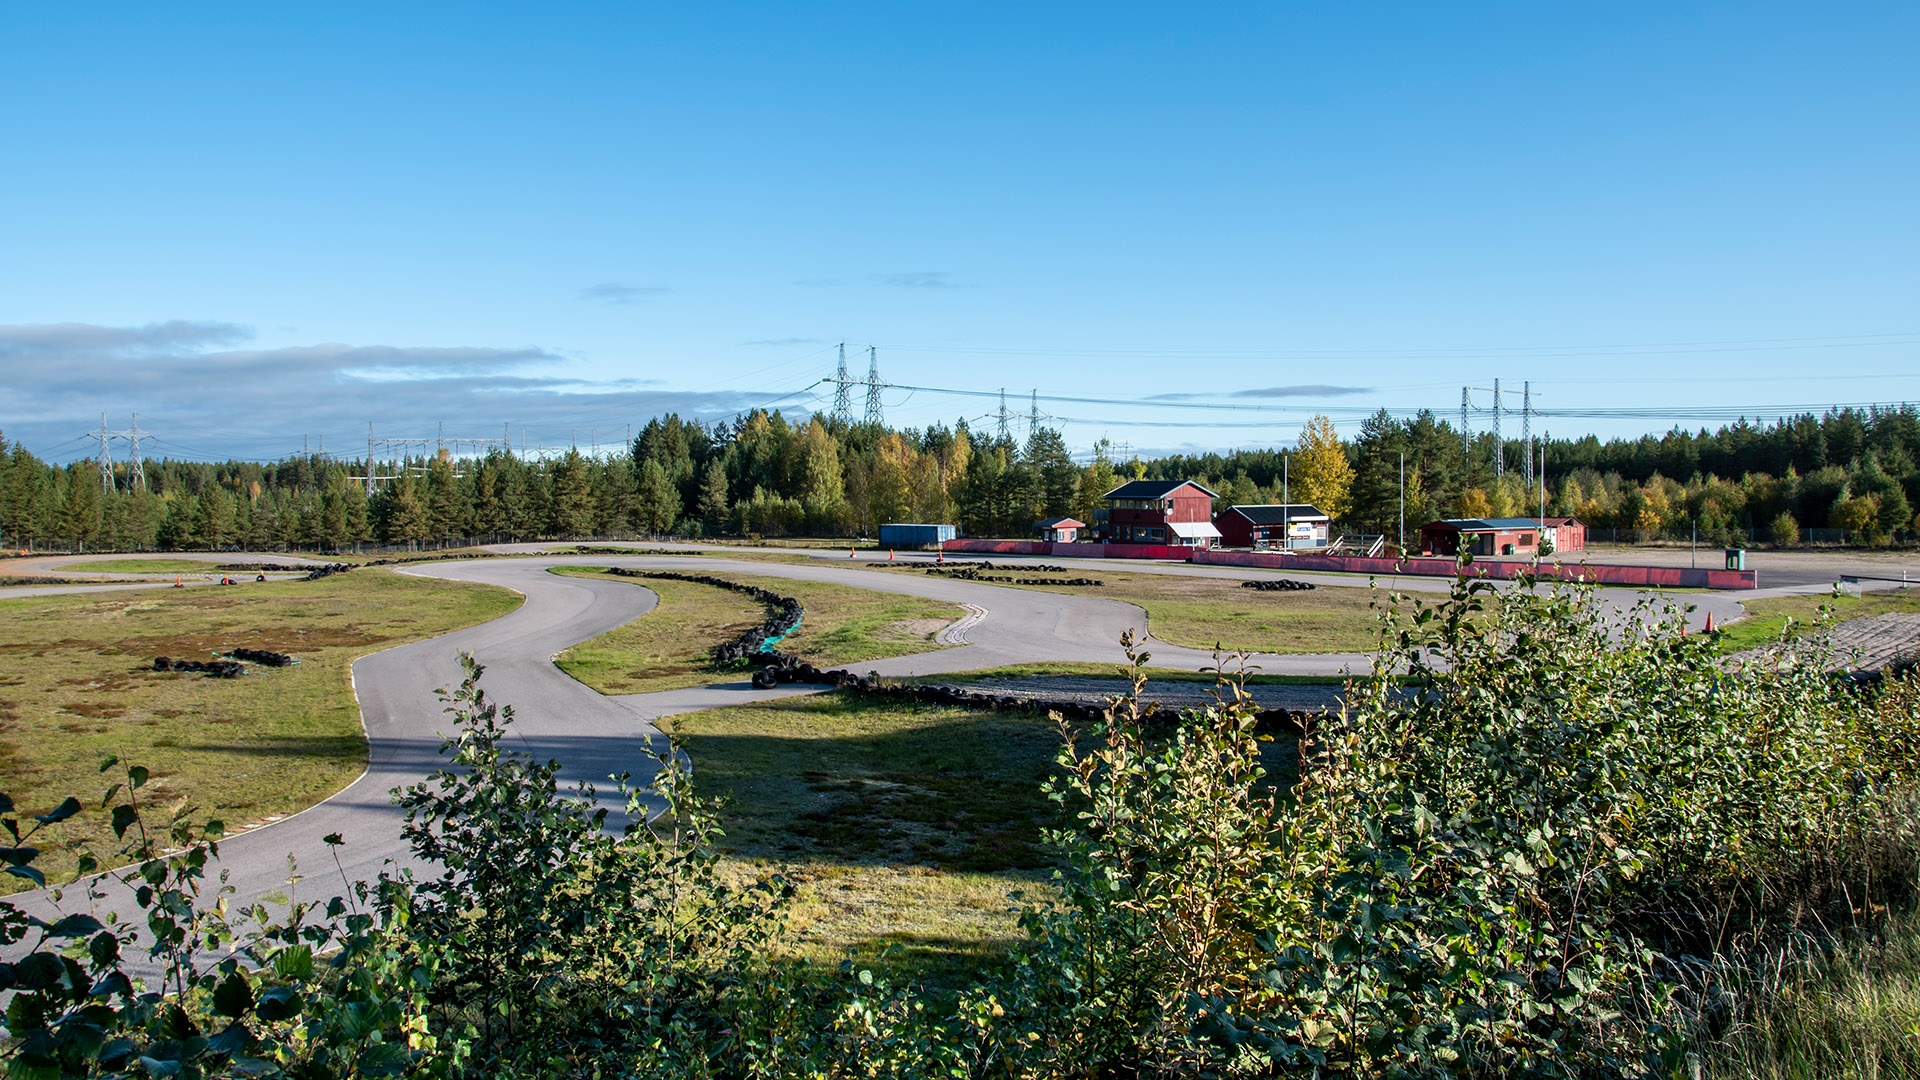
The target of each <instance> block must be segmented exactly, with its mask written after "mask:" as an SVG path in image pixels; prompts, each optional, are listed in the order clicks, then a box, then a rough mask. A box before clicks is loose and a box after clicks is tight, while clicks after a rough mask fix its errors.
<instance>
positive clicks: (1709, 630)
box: [1707, 611, 1713, 634]
mask: <svg viewBox="0 0 1920 1080" xmlns="http://www.w3.org/2000/svg"><path fill="white" fill-rule="evenodd" d="M1707 633H1709V634H1711V633H1713V612H1711V611H1709V612H1707Z"/></svg>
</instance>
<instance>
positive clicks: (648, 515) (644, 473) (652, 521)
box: [634, 458, 680, 536]
mask: <svg viewBox="0 0 1920 1080" xmlns="http://www.w3.org/2000/svg"><path fill="white" fill-rule="evenodd" d="M678 520H680V493H679V492H678V491H676V490H675V489H674V486H673V480H672V478H671V477H669V476H668V475H667V470H666V469H665V467H663V466H662V465H661V464H660V463H659V462H658V461H655V460H652V459H651V458H649V459H648V460H647V461H646V462H645V463H643V464H642V465H641V466H640V497H639V500H638V502H636V503H635V505H634V522H635V524H637V525H638V526H639V527H640V531H641V532H643V533H649V534H652V535H654V536H659V535H661V534H663V533H667V532H671V531H672V530H673V525H674V522H676V521H678Z"/></svg>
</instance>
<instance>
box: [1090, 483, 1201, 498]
mask: <svg viewBox="0 0 1920 1080" xmlns="http://www.w3.org/2000/svg"><path fill="white" fill-rule="evenodd" d="M1188 484H1193V486H1194V487H1196V488H1200V490H1201V491H1206V492H1207V495H1208V497H1209V498H1214V499H1217V498H1219V497H1220V493H1219V492H1217V491H1208V490H1207V489H1206V488H1204V487H1200V485H1199V484H1194V483H1193V481H1191V480H1129V481H1127V482H1126V483H1124V484H1121V485H1120V486H1119V487H1117V488H1114V489H1113V490H1112V491H1109V492H1107V493H1106V494H1105V495H1102V496H1100V497H1101V498H1103V499H1159V498H1164V497H1165V496H1167V495H1171V494H1172V493H1173V492H1174V491H1175V490H1176V489H1178V488H1182V487H1185V486H1187V485H1188Z"/></svg>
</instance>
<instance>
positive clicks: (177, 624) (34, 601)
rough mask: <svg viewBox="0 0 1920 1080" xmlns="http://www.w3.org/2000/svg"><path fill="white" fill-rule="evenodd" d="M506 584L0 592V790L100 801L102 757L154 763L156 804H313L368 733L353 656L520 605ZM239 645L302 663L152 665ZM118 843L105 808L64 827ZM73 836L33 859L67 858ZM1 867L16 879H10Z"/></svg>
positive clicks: (239, 810)
mask: <svg viewBox="0 0 1920 1080" xmlns="http://www.w3.org/2000/svg"><path fill="white" fill-rule="evenodd" d="M519 603H520V598H519V597H518V596H517V595H515V594H513V593H512V592H509V591H508V590H505V589H496V588H492V587H490V586H484V585H474V584H469V583H464V582H453V581H440V580H436V579H433V578H424V577H408V576H403V575H400V574H395V573H392V572H390V571H387V570H381V569H366V570H358V571H355V572H353V573H351V574H340V575H336V576H333V577H329V578H326V579H324V580H321V581H312V582H306V581H279V582H268V583H265V584H256V583H254V582H251V581H249V582H247V583H246V584H245V585H243V586H237V587H234V588H226V589H209V588H199V589H180V590H173V589H153V590H141V591H133V592H128V591H118V592H110V593H98V594H79V595H64V596H45V597H28V598H20V599H4V600H0V790H4V791H5V792H6V793H7V794H9V795H11V796H13V798H14V800H15V801H16V802H17V803H18V804H19V805H20V807H21V809H22V810H23V811H26V812H29V813H36V812H44V811H45V810H47V809H50V808H51V807H52V806H53V805H54V804H56V803H58V802H59V801H60V799H61V798H62V797H64V796H67V795H73V796H76V797H78V798H79V799H80V800H81V801H82V802H83V803H87V804H88V805H89V806H90V807H98V805H99V795H100V793H101V792H102V791H103V790H104V789H105V787H106V783H105V782H104V779H103V778H102V777H101V776H100V774H99V765H100V761H101V759H103V758H105V757H107V756H108V755H115V756H118V757H119V758H120V759H121V761H123V762H124V763H126V764H138V765H144V766H146V767H147V768H148V769H149V770H151V772H152V776H153V779H152V782H151V783H150V784H149V786H148V788H147V789H146V790H147V791H148V792H151V797H152V798H153V799H155V800H156V801H157V803H158V804H161V805H166V804H180V803H186V804H190V805H193V806H196V807H198V808H199V809H200V811H201V814H202V815H203V816H212V817H217V818H220V819H222V820H224V821H225V822H226V823H227V825H228V826H229V827H233V828H237V827H239V826H240V825H243V824H245V823H248V822H252V821H257V820H260V819H262V818H265V817H267V816H269V815H276V814H288V813H293V812H295V811H298V810H301V809H304V808H306V807H308V806H311V805H312V804H313V803H315V802H318V801H319V800H321V799H323V798H325V797H326V796H328V795H330V794H332V793H333V792H335V791H337V790H339V789H340V788H341V787H342V786H344V785H346V784H347V783H349V782H350V781H352V780H353V778H354V777H356V776H358V775H359V774H360V771H361V770H362V769H363V768H364V767H365V763H366V737H365V735H364V733H363V732H362V729H361V726H360V710H359V707H358V705H357V704H356V702H355V701H354V697H353V689H352V686H351V684H350V681H349V676H348V667H349V665H350V664H351V663H352V661H353V660H354V658H356V657H359V656H362V655H365V654H366V653H370V652H374V651H376V650H379V649H383V648H388V647H391V646H394V645H399V644H402V643H404V642H408V641H415V640H418V639H420V638H425V637H432V636H434V635H436V634H442V633H446V632H448V631H450V630H455V629H458V628H460V627H463V626H470V625H472V624H474V623H478V622H484V621H486V620H488V619H493V618H497V617H499V616H501V615H504V614H506V613H507V612H510V611H512V610H513V609H514V608H515V607H517V606H518V605H519ZM237 647H251V648H259V649H269V650H272V651H275V652H284V653H290V654H292V655H293V656H295V657H297V658H298V659H299V660H300V663H299V664H298V665H296V666H294V667H289V668H278V669H272V668H261V669H257V670H253V671H250V672H249V673H248V674H247V675H246V676H244V677H242V678H239V679H209V678H206V677H205V676H201V675H189V674H181V673H176V672H157V671H154V670H153V659H154V657H156V656H168V657H172V658H174V659H191V660H205V659H209V658H210V657H211V656H212V655H213V654H214V653H216V652H224V651H226V650H228V649H232V648H237ZM62 839H63V841H66V842H68V843H69V846H71V845H75V844H85V843H91V844H92V845H93V846H94V847H95V849H96V850H97V851H99V852H100V853H101V854H103V855H104V854H106V853H107V852H110V851H112V850H113V846H112V844H111V843H110V841H111V834H110V833H109V832H108V831H107V829H106V823H105V821H104V815H102V814H99V813H97V812H91V813H89V814H86V815H83V820H77V821H76V822H74V823H72V824H70V825H69V826H67V827H66V828H65V829H64V831H63V833H62ZM72 864H73V857H72V855H71V853H70V852H69V851H66V850H63V851H61V852H58V853H53V854H52V855H51V856H50V857H49V858H48V859H47V860H46V861H45V862H44V863H43V865H45V866H48V867H49V868H50V869H60V868H64V867H70V866H71V865H72ZM7 880H8V881H9V882H17V879H13V878H8V879H7Z"/></svg>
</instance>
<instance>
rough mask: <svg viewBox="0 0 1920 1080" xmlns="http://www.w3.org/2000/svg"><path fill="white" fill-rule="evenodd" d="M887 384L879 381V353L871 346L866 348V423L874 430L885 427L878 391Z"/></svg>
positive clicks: (885, 420) (884, 416)
mask: <svg viewBox="0 0 1920 1080" xmlns="http://www.w3.org/2000/svg"><path fill="white" fill-rule="evenodd" d="M887 385H888V384H887V383H884V382H881V381H880V352H879V350H878V349H875V348H874V347H873V346H871V345H869V346H867V423H868V424H869V425H870V426H872V427H875V428H881V427H885V426H886V423H887V418H886V414H885V411H884V409H883V407H882V405H881V403H880V391H881V390H882V389H883V388H884V387H886V386H887Z"/></svg>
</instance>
